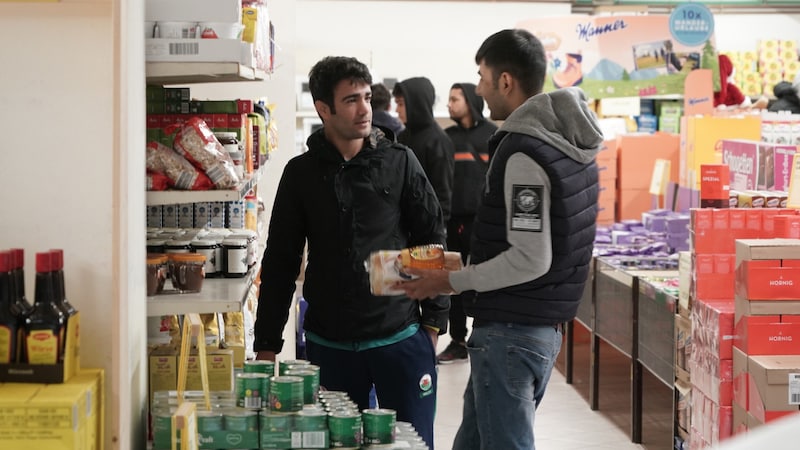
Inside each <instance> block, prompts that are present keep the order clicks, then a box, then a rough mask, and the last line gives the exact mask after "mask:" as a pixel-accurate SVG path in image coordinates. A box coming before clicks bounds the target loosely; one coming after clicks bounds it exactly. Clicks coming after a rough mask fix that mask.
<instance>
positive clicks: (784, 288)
mask: <svg viewBox="0 0 800 450" xmlns="http://www.w3.org/2000/svg"><path fill="white" fill-rule="evenodd" d="M783 261H784V264H781V260H777V259H763V260H754V261H742V262H741V264H739V267H738V268H737V270H736V294H737V295H739V296H741V297H743V298H746V299H748V300H750V301H754V300H755V301H758V300H794V301H797V300H800V262H798V261H799V260H788V259H787V260H783Z"/></svg>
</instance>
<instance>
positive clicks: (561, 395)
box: [434, 327, 672, 450]
mask: <svg viewBox="0 0 800 450" xmlns="http://www.w3.org/2000/svg"><path fill="white" fill-rule="evenodd" d="M576 328H578V329H577V330H576V339H575V341H576V343H575V367H574V375H573V384H571V385H570V384H567V383H566V381H565V378H564V375H563V367H564V351H563V347H562V353H561V355H560V357H559V361H558V364H557V367H556V369H555V370H553V374H552V377H551V379H550V384H549V385H548V388H547V392H546V393H545V396H544V400H543V401H542V404H541V406H540V407H539V409H538V411H537V413H536V425H535V427H534V433H535V436H536V448H537V450H577V449H615V450H625V449H647V450H667V449H670V448H671V447H672V445H671V443H672V442H671V441H672V438H671V435H672V426H671V424H672V391H671V390H670V389H668V388H667V387H666V386H664V385H663V384H661V385H659V382H658V381H657V380H655V379H654V378H653V377H647V376H646V377H645V385H644V386H645V392H646V398H645V405H644V414H643V420H642V421H643V433H642V435H643V445H638V444H633V443H631V440H630V435H629V429H630V425H629V424H630V391H629V386H630V363H629V360H627V359H626V358H625V356H624V355H622V354H620V353H617V352H616V351H614V350H613V349H612V348H611V347H607V346H605V345H604V346H602V347H601V357H602V358H603V359H602V362H601V371H600V392H601V394H600V410H598V411H592V410H591V409H590V408H589V403H588V386H589V385H588V378H589V377H588V373H589V365H588V361H589V353H588V350H589V345H588V334H587V333H586V332H585V330H581V329H580V328H579V327H576ZM449 342H450V340H449V337H448V336H441V337H440V340H439V344H438V349H439V351H442V350H443V349H444V348H445V347H446V346H447V344H448V343H449ZM468 377H469V363H468V362H467V361H459V362H455V363H451V364H443V365H440V366H439V395H438V399H437V401H438V406H437V413H436V422H435V428H434V429H435V433H436V434H435V445H436V450H450V449H451V448H452V445H453V438H454V437H455V434H456V431H457V430H458V426H459V424H460V423H461V407H462V397H463V394H464V387H465V386H466V384H467V378H468Z"/></svg>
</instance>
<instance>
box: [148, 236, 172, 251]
mask: <svg viewBox="0 0 800 450" xmlns="http://www.w3.org/2000/svg"><path fill="white" fill-rule="evenodd" d="M166 243H167V240H166V239H148V240H147V253H164V252H165V248H164V245H165V244H166Z"/></svg>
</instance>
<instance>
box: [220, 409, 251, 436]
mask: <svg viewBox="0 0 800 450" xmlns="http://www.w3.org/2000/svg"><path fill="white" fill-rule="evenodd" d="M223 416H224V418H225V429H226V430H228V431H258V412H256V411H251V410H248V409H238V408H232V409H226V410H224V411H223Z"/></svg>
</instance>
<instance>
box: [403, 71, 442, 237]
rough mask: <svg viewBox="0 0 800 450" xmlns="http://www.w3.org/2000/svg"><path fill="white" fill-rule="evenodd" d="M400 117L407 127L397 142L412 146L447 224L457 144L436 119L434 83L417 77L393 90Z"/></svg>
mask: <svg viewBox="0 0 800 450" xmlns="http://www.w3.org/2000/svg"><path fill="white" fill-rule="evenodd" d="M392 95H393V96H394V100H395V103H396V104H397V115H398V116H399V117H400V121H401V122H403V123H404V124H405V126H406V129H405V130H403V131H402V132H401V133H400V135H399V136H398V137H397V141H398V142H400V143H402V144H405V145H407V146H409V147H410V148H411V150H414V154H415V155H417V159H418V160H419V163H420V164H422V168H423V169H424V170H425V174H426V175H427V176H428V180H430V182H431V184H432V185H433V190H434V191H436V197H437V198H438V199H439V203H440V204H441V205H442V213H443V214H444V221H445V223H447V221H448V220H449V219H450V198H451V196H452V195H453V153H454V150H453V143H452V142H450V138H448V137H447V134H445V132H444V130H442V127H440V126H439V124H438V123H436V119H435V118H434V117H433V104H434V102H435V101H436V91H435V90H434V88H433V84H432V83H431V80H429V79H427V78H425V77H414V78H409V79H407V80H403V81H401V82H399V83H397V84H395V85H394V88H393V89H392Z"/></svg>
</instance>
